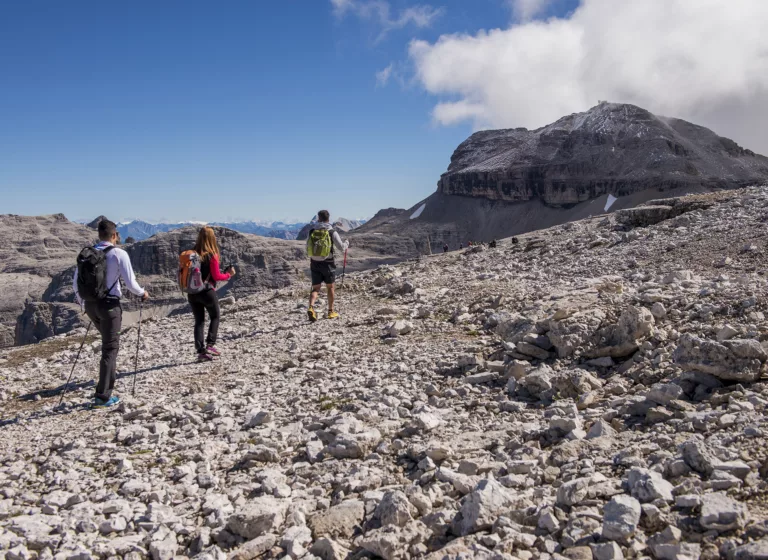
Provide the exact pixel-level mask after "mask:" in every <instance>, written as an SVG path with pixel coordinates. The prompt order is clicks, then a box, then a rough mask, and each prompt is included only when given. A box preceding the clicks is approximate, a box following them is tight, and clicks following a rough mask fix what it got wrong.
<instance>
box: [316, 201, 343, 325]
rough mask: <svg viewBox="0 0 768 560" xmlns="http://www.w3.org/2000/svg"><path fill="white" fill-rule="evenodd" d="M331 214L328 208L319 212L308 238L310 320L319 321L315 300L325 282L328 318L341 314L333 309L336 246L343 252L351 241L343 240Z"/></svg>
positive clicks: (335, 317)
mask: <svg viewBox="0 0 768 560" xmlns="http://www.w3.org/2000/svg"><path fill="white" fill-rule="evenodd" d="M330 222H331V215H330V213H329V212H328V210H320V212H318V213H317V223H316V224H314V226H313V227H312V229H311V230H310V232H309V237H308V238H307V254H308V255H309V259H310V260H309V265H310V266H309V268H310V272H311V273H312V292H311V293H310V294H309V309H307V315H308V317H309V320H310V321H317V313H316V312H315V302H316V301H317V296H318V294H319V293H320V289H321V288H322V286H323V283H325V285H326V288H327V290H328V315H327V318H328V319H337V318H338V317H339V314H338V313H336V312H335V311H334V310H333V302H334V298H335V296H336V286H335V282H336V259H335V258H334V257H335V253H334V248H335V249H338V250H339V252H341V253H343V252H344V251H346V250H347V248H348V247H349V241H344V242H342V241H341V237H340V236H339V234H338V232H336V231H335V230H334V229H333V226H331V223H330Z"/></svg>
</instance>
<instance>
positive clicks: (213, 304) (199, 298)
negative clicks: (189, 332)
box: [187, 290, 220, 354]
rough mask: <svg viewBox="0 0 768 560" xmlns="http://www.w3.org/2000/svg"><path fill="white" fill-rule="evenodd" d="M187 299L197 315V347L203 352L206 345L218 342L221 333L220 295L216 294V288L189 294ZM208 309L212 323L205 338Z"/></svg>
mask: <svg viewBox="0 0 768 560" xmlns="http://www.w3.org/2000/svg"><path fill="white" fill-rule="evenodd" d="M187 299H188V300H189V305H191V306H192V314H193V315H194V316H195V349H196V350H197V353H198V354H202V353H203V352H205V349H206V347H208V346H213V345H215V344H216V337H217V336H218V334H219V315H220V312H219V296H217V295H216V290H206V291H204V292H200V293H199V294H189V295H188V296H187ZM206 309H207V310H208V316H209V317H210V318H211V324H210V326H209V327H208V338H206V339H205V340H203V330H204V329H205V311H206Z"/></svg>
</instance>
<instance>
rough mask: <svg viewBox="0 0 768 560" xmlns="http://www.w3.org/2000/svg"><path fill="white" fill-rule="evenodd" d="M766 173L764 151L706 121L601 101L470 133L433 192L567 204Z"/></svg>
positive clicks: (736, 181) (734, 182)
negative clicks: (529, 122) (526, 124)
mask: <svg viewBox="0 0 768 560" xmlns="http://www.w3.org/2000/svg"><path fill="white" fill-rule="evenodd" d="M766 180H768V158H765V157H763V156H760V155H757V154H755V153H754V152H751V151H750V150H746V149H744V148H741V147H740V146H739V145H737V144H736V143H735V142H733V141H732V140H729V139H727V138H722V137H720V136H718V135H717V134H715V133H714V132H712V131H711V130H708V129H706V128H704V127H701V126H697V125H694V124H691V123H689V122H686V121H683V120H679V119H671V118H664V117H658V116H656V115H653V114H651V113H650V112H648V111H646V110H644V109H641V108H640V107H636V106H634V105H619V104H612V103H602V104H600V105H598V106H596V107H593V108H592V109H590V110H589V111H587V112H585V113H577V114H573V115H570V116H567V117H563V118H562V119H560V120H558V121H557V122H555V123H553V124H551V125H548V126H545V127H543V128H540V129H538V130H526V129H524V128H518V129H511V130H487V131H483V132H478V133H476V134H473V135H472V136H471V137H470V138H469V139H467V140H466V141H465V142H463V143H462V144H461V145H460V146H459V147H458V148H457V149H456V151H455V152H454V154H453V156H452V157H451V164H450V166H449V167H448V171H447V172H446V173H445V174H443V176H442V177H441V178H440V181H439V183H438V192H439V193H442V194H447V195H461V196H471V197H479V198H484V199H488V200H495V201H506V202H523V201H529V200H533V199H538V200H540V201H542V202H543V203H544V204H546V205H549V206H569V205H574V204H577V203H579V202H584V201H586V200H590V199H594V198H596V197H599V196H601V195H605V194H612V195H613V196H616V197H621V196H627V195H631V194H633V193H636V192H639V191H643V190H647V189H650V188H660V189H673V188H680V187H692V186H695V187H705V188H710V187H717V188H723V187H726V188H732V187H738V186H745V185H751V184H756V183H764V182H766Z"/></svg>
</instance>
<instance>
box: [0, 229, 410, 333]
mask: <svg viewBox="0 0 768 560" xmlns="http://www.w3.org/2000/svg"><path fill="white" fill-rule="evenodd" d="M198 230H199V227H198V226H186V227H183V228H180V229H175V230H173V231H170V232H165V233H158V234H156V235H154V236H153V237H151V238H149V239H146V240H144V241H140V242H137V243H132V244H130V245H126V246H124V247H123V248H124V249H125V250H126V251H127V252H128V254H129V255H130V257H131V262H132V263H133V266H134V270H135V271H136V274H137V277H138V279H139V282H140V283H141V284H142V285H143V286H144V287H145V288H146V289H147V290H148V291H149V292H150V294H151V295H152V300H151V303H150V304H149V305H148V306H147V307H145V309H144V317H149V316H152V317H161V316H164V315H167V314H168V313H170V312H173V311H174V310H176V309H177V308H179V306H182V307H185V306H186V297H185V296H183V295H182V293H181V292H180V290H179V288H178V285H177V283H176V274H177V268H178V262H179V254H180V253H181V252H182V251H185V250H187V249H192V248H193V247H194V244H195V240H196V238H197V233H198ZM214 230H215V231H216V237H217V239H218V242H219V245H220V248H221V251H222V255H221V256H222V266H223V267H226V266H228V265H230V264H233V265H235V267H236V269H237V275H236V276H235V278H233V279H232V280H230V281H229V282H227V283H225V284H224V285H222V286H220V288H219V293H220V295H222V296H226V295H234V296H235V297H236V298H238V299H239V298H242V297H245V296H248V295H251V294H254V293H256V292H259V291H260V290H265V289H278V288H283V287H286V286H290V285H292V284H295V283H297V282H305V281H307V279H308V260H307V257H306V252H305V248H304V243H303V242H298V241H288V240H282V239H275V238H266V237H261V236H258V235H252V234H243V233H238V232H236V231H232V230H230V229H226V228H223V227H214ZM0 233H2V234H5V235H6V236H7V237H4V239H7V240H8V242H7V244H6V245H5V246H4V247H2V248H0V259H2V262H0V267H2V269H0V320H1V321H2V322H0V348H2V347H8V346H12V345H14V344H16V345H24V344H30V343H35V342H39V341H40V340H42V339H44V338H47V337H50V336H54V335H58V334H62V333H66V332H68V331H70V330H72V329H73V328H75V327H77V326H80V325H82V324H83V323H84V321H87V319H85V318H84V317H83V316H82V315H81V314H80V313H79V307H78V306H77V305H75V303H74V291H73V290H72V278H73V274H74V269H75V260H76V256H77V253H78V252H79V251H80V249H81V248H82V247H84V246H85V245H88V244H90V243H93V242H94V241H95V233H94V231H93V230H91V229H88V228H87V227H86V226H81V225H78V224H74V223H72V222H69V221H68V220H67V219H66V218H64V216H61V215H57V216H43V217H38V218H35V217H19V216H2V217H0ZM353 252H354V256H353V258H352V259H350V262H349V266H348V270H350V271H352V270H361V269H364V268H370V267H374V266H377V265H378V264H380V263H392V262H396V261H398V260H401V259H402V258H407V257H415V256H417V255H418V254H419V253H422V252H424V248H422V247H419V246H417V244H415V243H414V242H413V241H412V240H411V239H409V238H397V239H390V238H385V237H383V236H376V235H373V236H360V237H359V238H357V239H356V240H355V242H354V251H353ZM124 292H125V290H124ZM123 309H124V310H125V312H126V313H127V314H128V315H126V317H130V320H135V317H134V316H133V315H134V313H133V312H135V311H137V310H138V301H137V300H136V299H135V298H133V297H130V296H129V295H126V297H125V298H124V300H123ZM126 324H130V321H129V320H128V319H126Z"/></svg>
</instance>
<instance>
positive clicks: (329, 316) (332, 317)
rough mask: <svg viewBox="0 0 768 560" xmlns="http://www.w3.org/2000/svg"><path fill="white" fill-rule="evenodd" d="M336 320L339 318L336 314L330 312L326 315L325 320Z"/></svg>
mask: <svg viewBox="0 0 768 560" xmlns="http://www.w3.org/2000/svg"><path fill="white" fill-rule="evenodd" d="M338 318H339V314H338V313H336V312H335V311H331V312H329V313H328V316H327V319H338Z"/></svg>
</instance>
